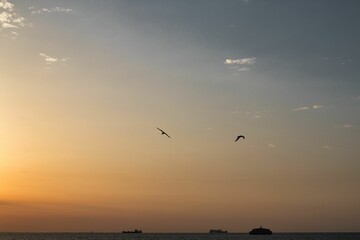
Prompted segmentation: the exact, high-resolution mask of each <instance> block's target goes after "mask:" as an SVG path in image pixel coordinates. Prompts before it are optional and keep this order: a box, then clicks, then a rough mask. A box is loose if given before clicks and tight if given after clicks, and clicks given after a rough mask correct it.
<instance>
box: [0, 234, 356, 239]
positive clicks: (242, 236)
mask: <svg viewBox="0 0 360 240" xmlns="http://www.w3.org/2000/svg"><path fill="white" fill-rule="evenodd" d="M0 240H360V233H279V234H273V235H270V236H251V235H249V234H226V235H210V234H190V233H189V234H165V233H163V234H151V233H144V234H121V233H93V234H90V233H0Z"/></svg>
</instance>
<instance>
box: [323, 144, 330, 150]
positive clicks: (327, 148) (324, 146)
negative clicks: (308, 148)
mask: <svg viewBox="0 0 360 240" xmlns="http://www.w3.org/2000/svg"><path fill="white" fill-rule="evenodd" d="M321 148H322V149H325V150H330V149H332V147H330V146H328V145H323V146H321Z"/></svg>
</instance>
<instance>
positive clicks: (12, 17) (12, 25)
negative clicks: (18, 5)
mask: <svg viewBox="0 0 360 240" xmlns="http://www.w3.org/2000/svg"><path fill="white" fill-rule="evenodd" d="M0 11H2V12H1V13H0V31H1V30H2V29H16V28H21V27H24V26H25V18H23V17H22V16H20V15H19V14H18V13H17V12H16V10H15V5H14V4H13V3H11V2H9V1H7V0H0Z"/></svg>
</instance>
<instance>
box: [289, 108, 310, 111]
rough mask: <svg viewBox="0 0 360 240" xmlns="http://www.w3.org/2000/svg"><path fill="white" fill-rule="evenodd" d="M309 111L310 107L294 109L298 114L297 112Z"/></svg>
mask: <svg viewBox="0 0 360 240" xmlns="http://www.w3.org/2000/svg"><path fill="white" fill-rule="evenodd" d="M308 109H309V107H298V108H295V109H293V110H292V111H293V112H296V111H304V110H308Z"/></svg>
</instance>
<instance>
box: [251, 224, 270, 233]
mask: <svg viewBox="0 0 360 240" xmlns="http://www.w3.org/2000/svg"><path fill="white" fill-rule="evenodd" d="M249 234H251V235H271V234H272V231H271V230H270V229H268V228H263V227H262V226H260V227H259V228H254V229H253V230H251V231H250V232H249Z"/></svg>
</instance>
